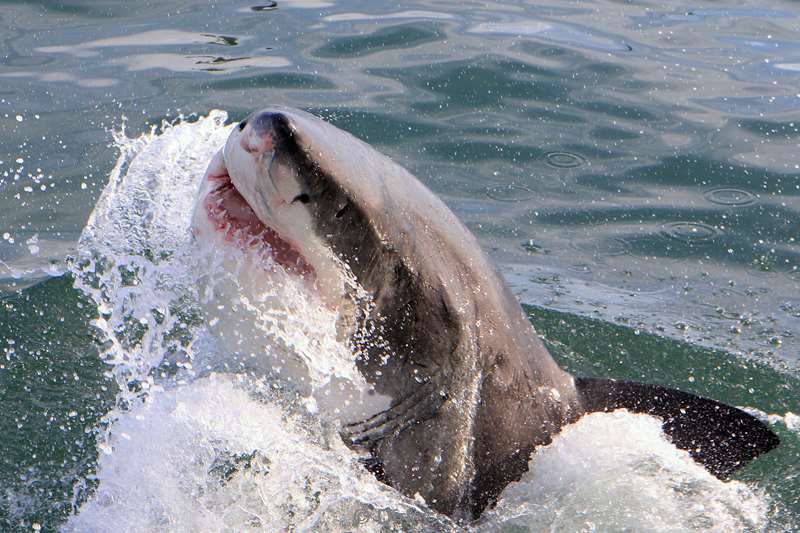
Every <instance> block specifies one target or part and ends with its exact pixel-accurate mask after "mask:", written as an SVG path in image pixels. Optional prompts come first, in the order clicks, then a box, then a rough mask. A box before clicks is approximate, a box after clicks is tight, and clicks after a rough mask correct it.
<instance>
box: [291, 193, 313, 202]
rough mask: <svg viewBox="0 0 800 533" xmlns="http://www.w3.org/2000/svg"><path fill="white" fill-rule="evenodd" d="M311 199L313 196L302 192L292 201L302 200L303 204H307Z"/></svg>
mask: <svg viewBox="0 0 800 533" xmlns="http://www.w3.org/2000/svg"><path fill="white" fill-rule="evenodd" d="M310 201H311V198H310V197H309V196H308V195H307V194H306V193H302V194H298V195H297V196H295V197H294V200H292V203H295V202H300V203H301V204H307V203H308V202H310Z"/></svg>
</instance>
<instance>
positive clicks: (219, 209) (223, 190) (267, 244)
mask: <svg viewBox="0 0 800 533" xmlns="http://www.w3.org/2000/svg"><path fill="white" fill-rule="evenodd" d="M208 180H209V181H211V182H216V183H217V184H218V185H217V186H216V187H214V188H213V189H212V190H211V191H210V192H209V193H208V194H207V195H206V197H205V199H204V201H203V206H204V207H205V209H206V213H207V214H208V218H209V220H210V221H211V223H212V224H213V226H214V228H215V229H216V230H217V231H219V232H221V233H223V235H224V236H225V240H226V241H228V242H230V243H232V244H234V245H235V246H237V247H239V248H240V249H242V250H247V249H255V250H256V251H257V252H258V253H259V254H262V255H263V256H264V257H271V258H272V259H273V260H274V261H275V262H276V263H278V264H279V265H281V266H282V267H283V268H285V269H286V270H287V272H291V273H293V274H298V275H301V276H303V277H304V278H305V279H307V280H309V281H313V280H314V278H316V275H315V272H314V269H313V268H312V266H311V265H310V264H308V262H307V261H306V260H305V258H304V257H303V256H302V255H301V254H300V252H298V251H297V250H296V249H295V248H293V247H292V245H291V244H290V243H288V242H287V241H285V240H283V239H281V237H280V236H279V235H278V234H277V233H276V232H275V230H273V229H272V228H270V227H268V226H266V225H264V223H263V222H261V221H260V220H259V219H258V217H257V216H256V214H255V212H254V211H253V209H252V208H251V207H250V205H249V204H248V203H247V201H246V200H245V199H244V197H243V196H242V195H241V194H239V191H237V190H236V187H234V186H233V183H232V182H231V179H230V177H229V176H228V175H227V174H224V175H221V176H211V175H210V176H208Z"/></svg>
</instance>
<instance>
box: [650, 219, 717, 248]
mask: <svg viewBox="0 0 800 533" xmlns="http://www.w3.org/2000/svg"><path fill="white" fill-rule="evenodd" d="M662 231H663V233H664V234H665V235H666V236H667V237H670V238H672V239H676V240H678V241H682V242H685V243H688V244H693V243H700V242H705V241H708V240H711V239H713V238H714V237H716V236H717V235H719V234H720V230H718V229H717V228H714V227H713V226H709V225H708V224H703V223H702V222H671V223H669V224H665V225H664V227H663V228H662Z"/></svg>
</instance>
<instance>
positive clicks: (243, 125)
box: [239, 119, 247, 131]
mask: <svg viewBox="0 0 800 533" xmlns="http://www.w3.org/2000/svg"><path fill="white" fill-rule="evenodd" d="M245 126H247V119H244V120H243V121H241V122H240V123H239V131H242V130H243V129H244V127H245Z"/></svg>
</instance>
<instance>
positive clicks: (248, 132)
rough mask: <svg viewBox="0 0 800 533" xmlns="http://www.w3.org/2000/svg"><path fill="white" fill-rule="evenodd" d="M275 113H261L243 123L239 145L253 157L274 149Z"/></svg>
mask: <svg viewBox="0 0 800 533" xmlns="http://www.w3.org/2000/svg"><path fill="white" fill-rule="evenodd" d="M275 116H276V114H275V113H271V112H269V111H262V112H260V113H256V114H255V115H253V116H252V117H250V118H249V119H248V120H246V121H245V122H244V126H243V127H242V135H241V137H240V138H239V144H240V145H241V147H242V149H244V150H245V151H246V152H247V153H249V154H251V155H253V156H256V157H258V156H260V155H262V154H265V153H267V152H271V151H273V150H274V149H275V127H274V120H275Z"/></svg>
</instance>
